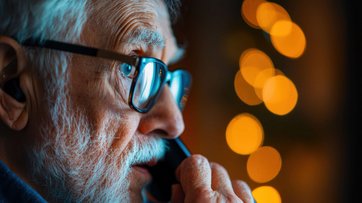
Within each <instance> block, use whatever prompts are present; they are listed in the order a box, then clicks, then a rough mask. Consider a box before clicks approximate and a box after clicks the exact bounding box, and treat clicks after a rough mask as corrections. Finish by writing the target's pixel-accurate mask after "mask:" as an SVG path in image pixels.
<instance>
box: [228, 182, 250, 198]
mask: <svg viewBox="0 0 362 203" xmlns="http://www.w3.org/2000/svg"><path fill="white" fill-rule="evenodd" d="M232 186H233V188H234V192H235V194H236V195H237V196H238V197H239V198H240V199H241V200H243V202H245V203H254V198H253V195H252V194H251V190H250V188H249V186H248V184H246V183H245V182H244V181H241V180H234V181H232Z"/></svg>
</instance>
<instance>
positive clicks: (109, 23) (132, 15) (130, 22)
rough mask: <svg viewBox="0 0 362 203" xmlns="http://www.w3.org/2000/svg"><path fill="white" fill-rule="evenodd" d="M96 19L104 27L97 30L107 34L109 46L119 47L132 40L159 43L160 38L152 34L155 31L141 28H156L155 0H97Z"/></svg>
mask: <svg viewBox="0 0 362 203" xmlns="http://www.w3.org/2000/svg"><path fill="white" fill-rule="evenodd" d="M96 4H98V6H95V7H96V8H98V9H95V12H94V19H95V20H96V21H97V23H96V24H97V25H98V26H99V27H102V28H104V29H101V30H97V31H99V32H101V33H102V36H107V40H106V41H107V42H106V44H107V47H110V48H112V49H117V48H119V47H118V45H119V44H122V43H130V42H143V43H144V42H147V43H151V44H159V43H160V42H159V41H160V40H159V38H157V37H155V36H154V35H150V34H151V33H153V32H148V33H149V34H148V35H149V36H147V34H146V33H147V32H145V31H142V32H140V30H148V31H151V30H156V28H155V27H156V26H155V25H154V24H153V22H155V19H156V18H157V13H156V8H155V6H157V5H155V1H154V0H132V1H131V0H123V1H122V0H119V1H97V2H96Z"/></svg>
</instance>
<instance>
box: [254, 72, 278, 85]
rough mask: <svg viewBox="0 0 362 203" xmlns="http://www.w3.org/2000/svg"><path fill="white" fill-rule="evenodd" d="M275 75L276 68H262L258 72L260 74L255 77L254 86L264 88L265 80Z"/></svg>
mask: <svg viewBox="0 0 362 203" xmlns="http://www.w3.org/2000/svg"><path fill="white" fill-rule="evenodd" d="M274 75H275V69H274V68H268V69H265V70H262V71H260V72H259V73H258V75H257V76H256V78H255V82H254V87H255V88H263V87H264V84H265V82H266V81H267V80H268V79H269V78H271V77H273V76H274Z"/></svg>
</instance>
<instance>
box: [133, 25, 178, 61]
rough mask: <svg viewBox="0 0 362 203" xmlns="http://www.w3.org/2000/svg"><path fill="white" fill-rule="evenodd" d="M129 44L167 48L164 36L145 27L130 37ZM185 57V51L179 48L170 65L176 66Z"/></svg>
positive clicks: (138, 29)
mask: <svg viewBox="0 0 362 203" xmlns="http://www.w3.org/2000/svg"><path fill="white" fill-rule="evenodd" d="M128 43H131V44H143V45H144V44H145V45H146V46H150V47H152V48H154V47H157V48H163V47H164V46H165V39H164V38H163V36H162V34H161V33H159V32H157V31H155V30H152V29H149V28H145V27H140V28H137V29H136V30H135V31H134V32H133V33H132V34H131V35H130V37H129V39H128ZM184 55H185V49H184V48H180V47H177V50H176V52H175V54H174V55H173V56H172V58H171V59H170V60H169V63H168V64H174V63H177V62H178V61H180V60H181V59H182V58H183V57H184Z"/></svg>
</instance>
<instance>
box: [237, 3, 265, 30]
mask: <svg viewBox="0 0 362 203" xmlns="http://www.w3.org/2000/svg"><path fill="white" fill-rule="evenodd" d="M264 2H265V1H264V0H244V2H243V4H242V5H241V16H242V17H243V19H244V20H245V22H246V23H247V24H248V25H250V26H251V27H254V28H259V25H258V21H257V20H256V10H257V8H258V6H259V5H260V4H262V3H264Z"/></svg>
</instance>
